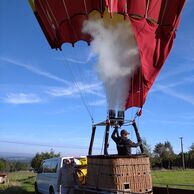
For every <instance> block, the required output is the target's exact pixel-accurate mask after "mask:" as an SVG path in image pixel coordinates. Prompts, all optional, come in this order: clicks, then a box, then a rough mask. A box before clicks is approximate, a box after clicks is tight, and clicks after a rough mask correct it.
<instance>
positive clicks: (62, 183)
mask: <svg viewBox="0 0 194 194" xmlns="http://www.w3.org/2000/svg"><path fill="white" fill-rule="evenodd" d="M74 172H75V163H74V161H73V160H72V159H64V160H63V167H62V168H60V170H59V175H58V180H57V192H58V193H60V194H74V178H73V176H74Z"/></svg>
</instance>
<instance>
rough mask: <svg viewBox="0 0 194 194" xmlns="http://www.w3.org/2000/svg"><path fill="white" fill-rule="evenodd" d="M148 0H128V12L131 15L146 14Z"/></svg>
mask: <svg viewBox="0 0 194 194" xmlns="http://www.w3.org/2000/svg"><path fill="white" fill-rule="evenodd" d="M145 12H146V0H135V1H134V0H128V4H127V13H128V14H129V15H139V16H141V17H144V16H145Z"/></svg>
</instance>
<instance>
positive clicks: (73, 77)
mask: <svg viewBox="0 0 194 194" xmlns="http://www.w3.org/2000/svg"><path fill="white" fill-rule="evenodd" d="M66 62H67V60H66ZM64 66H65V63H64ZM67 66H68V67H69V70H70V73H71V75H72V81H73V83H74V85H75V87H77V89H78V91H79V93H80V98H81V101H82V103H83V105H84V107H85V108H86V111H87V112H88V114H89V116H90V119H91V122H92V123H94V118H93V116H92V113H91V112H90V110H89V108H88V105H87V103H86V101H85V99H84V96H83V94H82V91H81V88H80V87H79V84H78V83H77V82H76V79H75V76H74V74H73V71H72V69H71V67H70V65H69V63H68V62H67Z"/></svg>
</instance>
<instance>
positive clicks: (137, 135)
mask: <svg viewBox="0 0 194 194" xmlns="http://www.w3.org/2000/svg"><path fill="white" fill-rule="evenodd" d="M132 125H133V128H134V130H135V134H136V137H137V142H140V141H141V137H140V134H139V130H138V128H137V125H136V123H135V120H134V121H133V123H132ZM139 147H140V150H141V153H144V149H143V145H142V144H141V145H140V146H139Z"/></svg>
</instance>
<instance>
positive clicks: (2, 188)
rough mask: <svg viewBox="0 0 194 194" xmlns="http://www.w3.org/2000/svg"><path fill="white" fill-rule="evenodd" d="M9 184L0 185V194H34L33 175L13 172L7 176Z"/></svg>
mask: <svg viewBox="0 0 194 194" xmlns="http://www.w3.org/2000/svg"><path fill="white" fill-rule="evenodd" d="M8 179H9V183H6V184H2V185H0V194H34V181H35V174H34V173H33V172H26V171H25V172H23V171H21V172H13V173H9V174H8Z"/></svg>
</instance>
